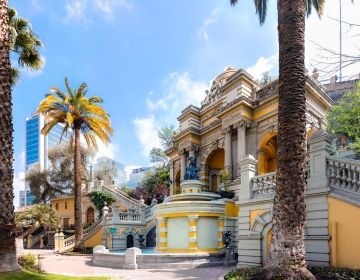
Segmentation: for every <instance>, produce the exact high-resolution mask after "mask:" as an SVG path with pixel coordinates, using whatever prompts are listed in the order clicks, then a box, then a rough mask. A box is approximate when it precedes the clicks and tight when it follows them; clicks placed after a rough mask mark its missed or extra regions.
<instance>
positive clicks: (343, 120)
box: [327, 82, 360, 154]
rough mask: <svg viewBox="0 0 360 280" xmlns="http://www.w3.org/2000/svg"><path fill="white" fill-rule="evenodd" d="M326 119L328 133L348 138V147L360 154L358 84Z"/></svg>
mask: <svg viewBox="0 0 360 280" xmlns="http://www.w3.org/2000/svg"><path fill="white" fill-rule="evenodd" d="M327 117H328V122H329V123H328V127H327V130H328V132H330V133H331V134H335V135H343V136H346V137H347V138H349V139H350V143H349V147H350V148H351V149H353V150H355V151H356V152H357V153H358V154H360V82H358V83H357V84H356V87H355V89H354V90H353V91H349V92H346V93H345V94H344V95H343V96H342V97H341V99H340V100H339V103H338V104H336V105H334V106H333V107H332V108H331V110H330V111H329V112H328V115H327Z"/></svg>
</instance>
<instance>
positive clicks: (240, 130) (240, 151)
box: [236, 120, 246, 162]
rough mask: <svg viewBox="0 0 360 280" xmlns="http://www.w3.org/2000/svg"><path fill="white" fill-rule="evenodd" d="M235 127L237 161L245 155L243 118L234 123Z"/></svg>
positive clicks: (244, 125) (244, 124)
mask: <svg viewBox="0 0 360 280" xmlns="http://www.w3.org/2000/svg"><path fill="white" fill-rule="evenodd" d="M236 128H237V162H240V161H241V160H242V159H243V158H244V157H245V156H246V137H245V133H246V123H245V121H244V120H242V121H239V122H238V123H237V124H236Z"/></svg>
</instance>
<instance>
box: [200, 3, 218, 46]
mask: <svg viewBox="0 0 360 280" xmlns="http://www.w3.org/2000/svg"><path fill="white" fill-rule="evenodd" d="M218 20H219V10H218V9H214V10H213V11H212V12H211V14H210V15H209V16H208V17H207V18H205V19H204V21H203V22H202V24H201V26H200V28H199V29H198V36H199V37H200V38H201V39H203V40H206V41H207V40H209V34H208V27H209V25H211V24H214V23H216V22H217V21H218Z"/></svg>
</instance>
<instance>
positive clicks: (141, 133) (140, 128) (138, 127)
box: [133, 115, 161, 157]
mask: <svg viewBox="0 0 360 280" xmlns="http://www.w3.org/2000/svg"><path fill="white" fill-rule="evenodd" d="M133 123H134V126H135V133H136V136H137V138H138V139H139V141H140V144H141V146H142V154H143V156H145V157H148V156H149V153H150V151H151V149H152V148H153V147H161V143H160V139H159V137H158V134H157V132H158V130H159V127H160V126H159V125H158V124H157V122H156V120H155V116H154V115H151V116H149V117H146V118H136V119H135V120H133Z"/></svg>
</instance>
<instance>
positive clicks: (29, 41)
mask: <svg viewBox="0 0 360 280" xmlns="http://www.w3.org/2000/svg"><path fill="white" fill-rule="evenodd" d="M8 12H9V47H10V51H11V52H12V53H14V54H16V55H17V56H18V64H19V66H20V67H26V68H28V69H30V70H40V69H41V67H42V66H43V60H42V59H41V56H40V53H39V49H40V48H41V47H42V43H41V41H40V39H39V37H38V36H36V35H35V34H34V32H33V31H32V28H31V24H30V22H29V20H27V19H25V18H22V17H18V16H17V12H16V10H15V9H12V8H9V10H8ZM19 77H20V71H19V69H17V68H16V67H15V66H12V67H11V70H10V81H11V85H14V84H15V83H16V81H17V80H18V79H19Z"/></svg>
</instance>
